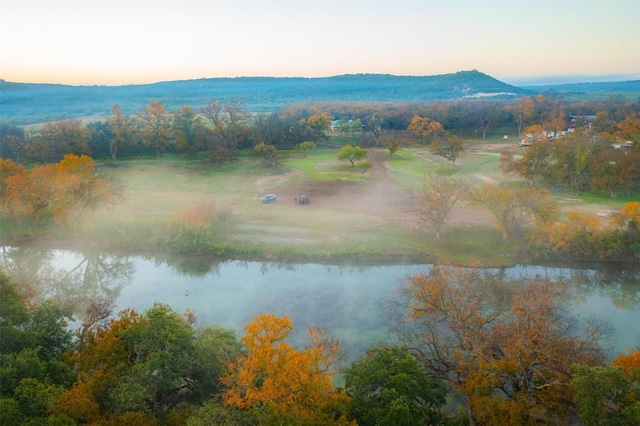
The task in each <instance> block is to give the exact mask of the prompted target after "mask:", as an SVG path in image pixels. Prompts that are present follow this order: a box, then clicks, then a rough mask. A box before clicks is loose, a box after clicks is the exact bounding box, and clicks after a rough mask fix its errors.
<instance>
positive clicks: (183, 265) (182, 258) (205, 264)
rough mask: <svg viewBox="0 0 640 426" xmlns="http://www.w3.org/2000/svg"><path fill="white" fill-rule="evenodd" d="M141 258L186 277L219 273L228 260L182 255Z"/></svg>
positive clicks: (159, 255)
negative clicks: (165, 266)
mask: <svg viewBox="0 0 640 426" xmlns="http://www.w3.org/2000/svg"><path fill="white" fill-rule="evenodd" d="M141 257H142V258H143V259H145V260H150V261H152V262H153V263H154V264H155V265H156V266H159V265H162V264H166V265H167V266H170V267H171V268H173V269H175V270H176V272H178V273H179V274H181V275H184V276H186V277H194V278H195V277H204V276H206V275H207V274H209V273H211V272H218V271H219V270H220V265H221V264H222V263H224V262H225V261H226V260H221V259H219V258H215V257H213V256H205V255H202V256H199V255H180V254H153V255H151V256H144V255H141Z"/></svg>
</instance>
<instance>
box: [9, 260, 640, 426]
mask: <svg viewBox="0 0 640 426" xmlns="http://www.w3.org/2000/svg"><path fill="white" fill-rule="evenodd" d="M0 290H1V291H2V295H3V297H2V299H1V300H0V318H2V321H1V322H0V332H1V335H2V339H3V344H2V347H1V353H0V408H1V409H0V422H2V424H3V425H40V424H49V425H52V424H55V425H82V424H87V425H90V424H101V425H111V424H113V425H116V424H120V425H122V424H124V425H156V424H168V425H191V426H199V425H211V424H221V425H223V424H224V425H230V424H235V425H273V424H280V425H301V424H304V425H331V424H335V425H356V424H358V425H407V426H408V425H427V424H429V425H435V424H438V425H464V424H477V425H483V424H487V425H488V424H496V422H499V423H505V424H522V425H527V424H540V423H544V424H554V423H555V424H566V423H567V422H568V421H569V420H570V419H573V420H575V419H579V421H581V422H582V423H583V424H586V425H597V424H637V423H638V421H639V420H640V411H639V409H640V406H638V401H639V400H640V399H639V396H640V395H638V386H639V384H640V383H639V381H640V348H635V349H632V350H631V351H629V352H627V353H625V354H621V355H618V356H617V357H616V358H614V359H613V361H609V358H608V357H607V352H606V351H605V349H604V346H602V344H601V343H602V342H603V339H605V338H606V336H607V327H606V324H603V323H600V322H597V321H592V322H590V323H587V324H582V325H580V324H579V323H578V322H576V321H575V318H573V317H572V316H571V315H570V314H568V312H567V311H566V308H565V307H564V306H565V298H566V297H567V287H566V286H565V285H564V283H562V282H557V281H556V282H551V281H549V280H547V279H542V278H530V277H527V278H521V279H508V278H505V277H504V276H501V275H500V274H497V273H492V272H488V271H482V270H479V269H474V268H471V269H461V268H454V267H450V266H447V265H435V266H434V267H433V268H432V269H431V270H429V271H428V272H426V273H424V274H422V275H417V276H414V277H411V278H409V279H407V280H406V281H404V282H402V283H400V284H399V285H398V287H397V293H396V295H395V297H393V298H392V299H390V300H388V301H387V302H386V304H387V308H388V310H389V313H390V318H392V321H391V325H390V329H389V330H390V332H391V333H392V335H393V336H395V338H394V339H393V341H394V342H395V343H393V344H392V343H390V342H387V343H384V342H383V343H379V344H377V345H375V346H373V347H371V348H370V349H369V350H368V351H367V352H366V353H365V354H363V355H362V357H361V358H360V359H357V360H355V361H353V362H352V363H350V365H348V366H344V363H342V362H341V361H342V360H343V358H342V352H341V345H342V343H341V342H340V341H338V340H337V339H335V338H334V337H332V336H331V334H330V333H328V331H327V330H324V329H320V328H318V327H311V328H310V329H309V330H308V345H307V346H306V347H304V348H296V347H294V346H292V345H290V344H289V343H288V341H287V337H288V336H289V335H290V333H291V331H292V330H293V324H292V322H291V320H290V318H289V317H287V316H284V317H278V316H275V315H271V314H263V315H257V316H255V317H254V318H253V320H252V321H251V322H250V323H249V324H247V325H246V326H245V327H244V330H243V335H242V337H240V338H238V337H237V336H236V332H235V331H234V330H231V329H226V328H222V327H219V326H216V325H198V323H197V317H196V313H194V312H192V311H186V312H184V313H178V312H176V311H174V310H173V309H171V307H169V306H167V305H164V304H159V303H156V304H154V306H153V307H151V308H149V309H148V310H146V311H145V312H144V313H139V312H136V311H135V310H132V309H126V310H123V311H121V312H119V313H118V314H117V315H112V314H111V312H110V308H109V306H108V304H98V303H94V304H91V305H89V307H88V308H87V314H86V315H84V319H83V321H82V323H81V324H79V325H78V329H77V330H76V331H75V332H72V331H71V328H70V326H69V321H70V320H72V318H71V316H70V314H69V312H68V311H67V310H66V309H64V308H63V307H61V306H59V305H56V304H55V303H53V302H45V303H33V302H34V301H33V300H31V299H30V297H29V295H28V294H25V293H23V292H21V291H20V290H19V289H18V287H16V285H15V284H13V282H12V280H11V279H10V278H9V277H8V276H6V275H5V274H4V273H0ZM337 374H342V376H343V378H344V386H343V387H336V386H335V385H334V379H335V377H336V375H337ZM454 395H455V396H456V397H457V398H462V401H463V402H464V404H463V406H464V407H466V411H462V412H461V411H457V410H455V409H454V410H452V409H446V403H447V401H450V398H451V397H452V396H454Z"/></svg>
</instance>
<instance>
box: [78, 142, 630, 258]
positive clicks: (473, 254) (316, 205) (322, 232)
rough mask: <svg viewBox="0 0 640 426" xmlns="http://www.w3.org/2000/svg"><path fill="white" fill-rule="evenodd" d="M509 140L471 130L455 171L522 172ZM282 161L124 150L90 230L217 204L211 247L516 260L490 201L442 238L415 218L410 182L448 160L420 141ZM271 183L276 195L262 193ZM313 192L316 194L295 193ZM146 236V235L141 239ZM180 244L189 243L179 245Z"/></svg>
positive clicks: (140, 243)
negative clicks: (140, 154)
mask: <svg viewBox="0 0 640 426" xmlns="http://www.w3.org/2000/svg"><path fill="white" fill-rule="evenodd" d="M505 148H508V149H515V150H518V149H523V148H518V147H517V146H516V145H515V144H514V143H512V142H508V141H503V140H501V139H497V138H496V139H495V140H486V141H482V140H475V141H471V142H470V143H469V145H468V150H467V152H466V153H465V154H464V155H463V156H462V157H461V158H460V159H459V160H458V161H457V165H456V169H457V172H456V173H457V174H458V175H459V176H461V177H464V178H466V179H468V180H469V182H471V184H472V185H479V184H482V183H485V182H491V183H497V182H508V181H510V182H514V183H516V182H518V181H517V179H516V178H515V177H513V176H505V175H503V174H502V172H501V170H500V167H499V156H500V151H501V150H503V149H505ZM281 155H282V158H283V161H282V163H283V164H282V165H281V166H280V167H278V168H273V167H272V168H266V167H264V166H263V165H262V163H261V162H260V161H259V160H258V159H256V158H252V157H241V158H239V159H238V160H237V161H236V162H235V163H234V164H233V165H228V164H225V165H223V166H217V167H212V166H209V165H207V164H206V163H205V162H199V161H186V160H184V159H182V158H179V157H172V156H164V157H161V158H150V159H136V160H128V161H122V162H120V163H119V165H118V167H103V168H102V170H104V171H105V172H106V173H107V174H109V175H112V177H113V178H114V179H115V180H116V181H117V182H119V184H120V185H121V186H122V188H123V190H122V200H121V201H120V202H119V203H118V204H116V205H115V206H112V207H110V208H107V209H103V210H100V211H98V212H95V213H94V214H93V216H92V217H91V218H90V219H91V220H90V224H91V225H90V229H89V230H88V231H87V234H88V236H89V237H90V238H92V239H94V240H96V241H100V243H101V244H105V243H106V245H107V246H109V245H113V246H114V247H118V248H122V247H123V246H124V247H131V248H134V249H136V250H140V249H146V248H149V249H152V248H153V244H151V243H150V241H148V240H150V239H151V238H152V237H151V235H152V234H153V232H152V230H154V229H155V230H158V229H159V228H162V227H166V226H167V223H169V222H170V221H171V220H172V218H176V217H180V215H184V214H185V212H186V211H188V210H189V209H192V210H193V209H197V206H199V205H203V204H208V205H209V206H214V207H213V208H214V209H215V211H216V213H215V214H216V215H217V216H219V218H220V219H219V220H218V221H217V224H216V229H215V239H216V243H215V244H214V246H213V247H212V249H211V250H210V251H212V252H213V253H214V254H221V255H233V256H243V255H246V256H248V257H260V258H266V259H276V260H289V259H290V260H294V259H304V260H313V261H320V262H322V261H332V262H335V261H341V260H344V259H349V260H359V261H363V262H366V261H375V262H381V261H389V262H394V263H395V262H403V261H407V262H408V261H420V262H432V261H437V260H445V259H446V260H447V261H450V262H453V263H458V264H469V263H472V262H476V261H477V262H480V263H481V264H483V265H489V266H503V265H510V264H514V263H518V262H520V261H521V259H519V258H517V257H514V254H513V253H514V250H513V246H512V245H510V244H508V243H506V242H504V241H503V240H502V236H501V234H500V232H499V231H498V230H497V229H496V227H495V225H494V224H493V220H492V218H491V216H490V215H489V213H488V212H487V211H485V210H483V209H481V208H478V207H473V206H470V205H469V204H468V203H465V202H460V203H458V205H457V206H456V207H455V208H454V210H453V211H452V213H451V215H450V216H449V217H448V219H447V222H446V226H445V229H444V232H443V235H442V239H441V240H436V239H435V238H434V236H433V235H432V234H431V233H430V231H429V230H428V229H427V228H425V227H424V226H422V225H420V221H419V220H418V217H417V214H416V212H415V210H414V207H413V191H414V190H416V189H419V188H420V186H421V182H422V180H423V179H424V178H425V177H427V176H428V175H429V173H430V172H432V171H433V170H435V168H436V167H438V166H440V165H443V164H446V163H447V162H446V160H445V159H443V158H442V157H437V156H434V155H432V154H431V153H430V152H429V151H427V149H426V148H424V147H421V146H414V147H408V148H405V149H402V150H400V151H398V152H397V153H396V154H395V155H394V156H393V157H391V158H390V157H389V153H388V151H387V150H385V149H383V148H370V149H369V150H368V158H369V161H371V163H372V168H371V169H369V170H367V171H366V172H365V173H364V174H363V173H362V171H361V170H360V169H358V168H356V167H351V165H350V163H349V162H341V161H338V159H337V150H336V149H332V148H320V149H318V150H316V151H313V152H311V153H309V154H308V155H306V156H302V155H301V154H299V153H294V152H291V153H285V154H281ZM268 193H273V194H276V195H277V197H278V199H277V201H276V202H274V203H268V204H262V203H260V198H261V197H262V196H263V195H265V194H268ZM302 195H306V196H307V197H309V199H310V204H309V205H299V204H297V203H296V201H295V200H296V199H297V198H298V197H300V196H302ZM556 198H557V201H558V203H559V205H560V207H561V208H562V209H563V210H568V209H574V210H576V209H577V210H580V211H582V212H589V213H595V214H598V215H600V216H602V217H603V218H606V217H608V216H609V215H610V214H611V213H613V212H614V211H615V210H616V209H619V208H621V207H622V205H623V204H624V201H623V200H619V201H610V200H607V199H600V198H591V199H589V201H586V199H585V198H584V197H578V196H575V195H573V196H568V195H567V194H559V195H557V196H556ZM145 242H147V243H148V246H147V245H146V244H145ZM182 251H188V249H186V250H182Z"/></svg>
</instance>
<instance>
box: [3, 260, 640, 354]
mask: <svg viewBox="0 0 640 426" xmlns="http://www.w3.org/2000/svg"><path fill="white" fill-rule="evenodd" d="M0 267H2V268H3V269H4V270H5V271H7V273H8V274H9V275H10V276H12V277H14V279H15V280H16V281H18V282H19V283H21V284H22V285H26V286H30V287H31V289H32V291H33V292H34V293H35V294H36V295H38V296H40V297H42V298H44V299H46V298H51V299H57V300H60V301H62V302H63V303H69V304H71V305H73V306H75V308H76V312H77V316H78V317H81V316H82V314H83V312H84V308H85V307H86V305H87V304H88V303H89V302H91V301H104V302H108V303H111V304H112V305H113V306H114V308H115V309H114V312H117V311H119V310H120V309H124V308H133V309H136V310H138V311H140V312H143V311H145V310H146V309H148V308H150V307H151V306H153V304H154V303H155V302H161V303H166V304H168V305H170V306H171V307H172V308H173V309H174V310H175V311H177V312H184V311H186V310H187V309H190V310H192V311H195V313H196V316H197V318H198V324H199V325H202V326H204V325H208V324H217V325H220V326H224V327H230V328H233V329H235V330H236V331H237V333H238V335H241V334H242V327H243V326H244V325H246V324H247V323H249V322H250V321H251V319H252V318H253V317H254V316H255V315H258V314H262V313H272V314H275V315H278V316H283V315H289V316H290V317H291V319H292V321H293V325H294V333H293V335H292V338H291V340H292V343H293V344H300V345H303V344H304V343H305V340H304V338H305V336H304V331H305V330H306V329H307V328H308V327H310V326H312V325H318V326H321V327H325V328H327V329H328V330H329V331H330V332H331V333H332V334H333V335H334V336H336V337H338V338H339V339H341V340H342V341H343V342H344V344H345V345H344V347H345V353H346V355H347V359H348V360H355V359H357V358H359V357H360V356H362V354H364V352H365V351H366V349H367V348H368V347H370V346H371V345H372V344H374V343H375V342H377V341H380V340H384V339H386V338H387V335H386V328H387V316H386V310H385V309H384V303H385V301H388V300H389V299H390V298H391V297H392V296H393V294H394V291H395V289H396V288H397V286H398V285H399V282H400V281H401V280H403V279H406V278H408V277H410V276H413V275H416V274H420V273H423V272H426V271H428V270H429V268H430V267H431V265H367V266H362V265H361V266H353V265H320V264H291V263H270V262H246V261H238V260H225V261H218V260H214V259H211V258H206V257H193V256H192V257H170V258H169V257H167V258H159V257H143V256H116V255H112V254H104V253H86V252H85V253H81V252H70V251H62V250H38V249H28V248H7V247H5V248H3V250H2V257H1V258H0ZM500 272H503V273H504V274H505V275H506V276H507V277H521V276H529V277H535V276H540V277H544V278H549V279H552V280H557V279H564V280H567V281H569V282H570V283H571V289H572V295H573V299H572V301H571V302H570V303H571V306H570V308H571V310H572V311H573V312H574V313H575V314H576V315H577V316H578V317H579V318H580V319H586V318H588V317H590V316H597V317H599V318H602V319H605V320H607V321H608V322H609V323H610V324H611V326H612V327H613V332H612V335H611V340H612V344H613V347H614V353H613V355H616V354H618V353H621V352H625V351H626V350H628V349H631V348H633V347H636V346H639V345H640V268H629V266H628V265H627V266H625V267H621V266H619V265H618V266H616V265H614V266H612V265H606V266H601V267H599V268H597V269H596V268H593V265H592V268H591V269H585V268H576V267H571V268H570V267H548V266H546V267H544V266H531V265H519V266H515V267H512V268H507V269H505V270H503V271H500Z"/></svg>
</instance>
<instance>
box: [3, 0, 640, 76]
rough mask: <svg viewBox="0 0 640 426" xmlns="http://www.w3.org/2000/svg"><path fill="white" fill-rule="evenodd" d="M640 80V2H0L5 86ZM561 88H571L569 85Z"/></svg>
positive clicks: (419, 0)
mask: <svg viewBox="0 0 640 426" xmlns="http://www.w3.org/2000/svg"><path fill="white" fill-rule="evenodd" d="M472 69H477V70H479V71H481V72H484V73H486V74H489V75H491V76H492V77H495V78H498V79H500V80H502V81H505V82H507V83H511V84H527V83H535V82H564V81H580V82H582V81H607V80H628V79H640V0H341V1H337V0H253V1H246V0H170V1H157V0H81V1H78V0H47V1H38V0H0V78H1V79H4V80H7V81H13V82H31V83H60V84H73V85H120V84H141V83H154V82H158V81H171V80H187V79H197V78H210V77H241V76H274V77H325V76H332V75H340V74H357V73H375V74H394V75H437V74H446V73H453V72H457V71H462V70H472ZM561 80H563V81H561Z"/></svg>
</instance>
